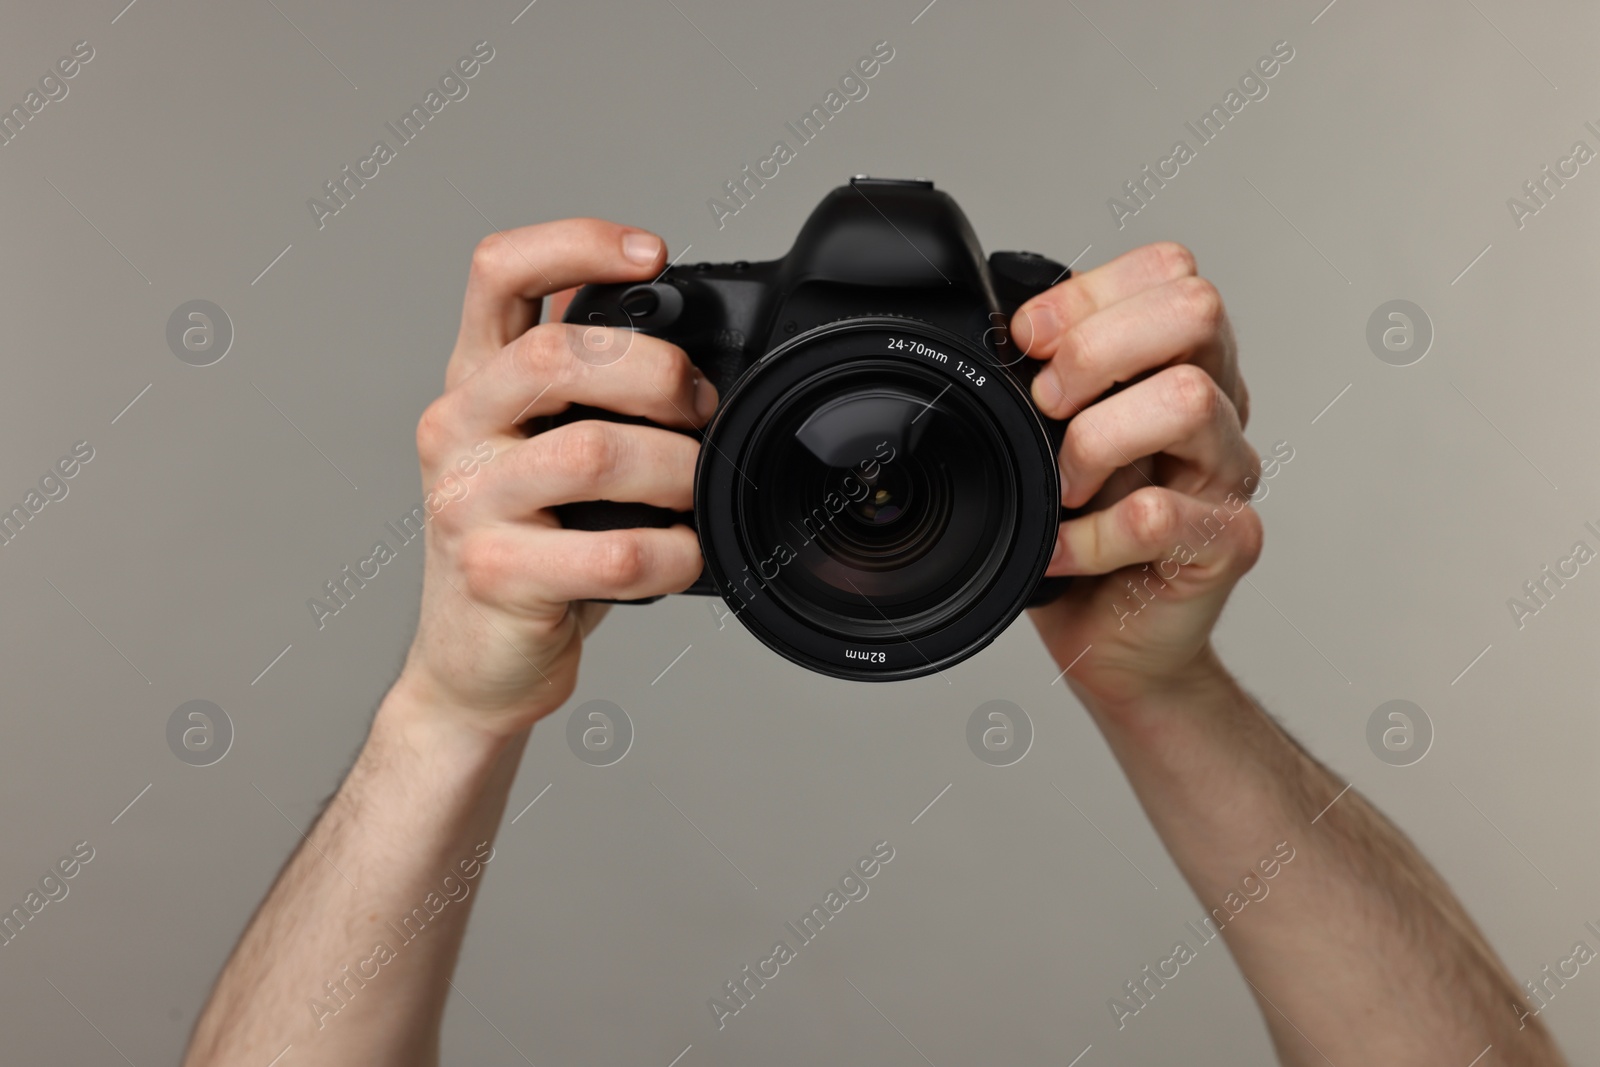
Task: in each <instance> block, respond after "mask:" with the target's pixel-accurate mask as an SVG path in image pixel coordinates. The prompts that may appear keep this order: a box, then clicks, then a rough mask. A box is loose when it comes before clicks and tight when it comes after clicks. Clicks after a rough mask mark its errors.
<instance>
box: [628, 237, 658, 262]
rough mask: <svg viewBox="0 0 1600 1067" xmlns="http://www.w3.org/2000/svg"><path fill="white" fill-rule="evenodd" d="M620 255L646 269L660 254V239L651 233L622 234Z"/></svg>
mask: <svg viewBox="0 0 1600 1067" xmlns="http://www.w3.org/2000/svg"><path fill="white" fill-rule="evenodd" d="M622 254H623V255H625V256H627V257H628V258H629V259H631V260H633V261H634V262H635V263H638V264H640V265H642V266H646V267H648V266H650V265H651V264H653V263H654V262H655V261H656V257H657V256H659V255H660V254H661V238H659V237H657V236H656V235H655V234H653V233H629V234H624V235H623V238H622Z"/></svg>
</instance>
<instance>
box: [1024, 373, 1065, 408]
mask: <svg viewBox="0 0 1600 1067" xmlns="http://www.w3.org/2000/svg"><path fill="white" fill-rule="evenodd" d="M1031 392H1032V393H1033V402H1034V404H1035V405H1036V406H1037V407H1038V408H1039V410H1040V411H1042V412H1043V413H1044V414H1046V415H1048V416H1050V417H1051V418H1060V416H1059V415H1057V414H1056V412H1058V411H1060V410H1061V400H1062V397H1063V395H1064V394H1063V393H1062V391H1061V383H1060V382H1059V381H1057V380H1056V368H1055V364H1053V363H1046V364H1045V365H1044V368H1043V369H1042V370H1040V371H1039V373H1038V374H1036V375H1034V378H1033V388H1032V390H1031Z"/></svg>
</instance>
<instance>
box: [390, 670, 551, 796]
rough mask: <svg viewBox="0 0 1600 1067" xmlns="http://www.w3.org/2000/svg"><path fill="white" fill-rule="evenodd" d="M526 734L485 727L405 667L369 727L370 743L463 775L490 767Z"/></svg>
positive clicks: (473, 715)
mask: <svg viewBox="0 0 1600 1067" xmlns="http://www.w3.org/2000/svg"><path fill="white" fill-rule="evenodd" d="M526 733H527V728H526V727H524V728H522V729H520V730H512V731H506V730H504V729H497V728H496V726H495V725H494V724H490V723H487V722H485V721H484V719H483V717H482V716H481V715H480V714H477V713H475V712H474V711H473V709H470V708H463V707H458V706H456V705H455V704H454V703H453V702H452V701H451V699H450V697H449V695H448V694H447V693H445V692H444V691H443V690H441V689H440V688H439V687H437V686H435V685H432V684H430V683H429V682H428V680H427V679H426V678H425V677H423V676H422V675H421V674H420V673H419V672H415V671H413V670H412V669H411V668H410V666H409V665H408V666H407V668H406V669H405V670H404V671H402V672H401V674H400V678H399V679H398V680H397V681H396V682H395V684H394V686H393V687H392V688H391V689H390V690H389V692H388V693H387V694H385V695H384V698H383V701H382V703H380V704H379V705H378V712H377V715H376V716H374V718H373V722H372V739H373V740H374V741H377V742H379V743H381V744H384V745H386V746H394V747H395V748H397V749H398V750H400V751H403V752H406V753H409V754H410V755H411V756H412V758H415V759H420V760H425V761H428V762H434V761H443V762H444V763H445V764H446V765H454V766H459V767H460V768H462V769H463V770H470V769H471V768H474V767H489V766H492V765H493V764H494V763H495V762H496V761H497V760H498V759H499V758H500V756H501V755H502V754H503V753H504V752H505V750H506V749H507V748H508V747H510V746H511V745H512V744H513V743H514V742H515V741H517V740H518V739H519V738H520V737H521V736H522V735H525V734H526Z"/></svg>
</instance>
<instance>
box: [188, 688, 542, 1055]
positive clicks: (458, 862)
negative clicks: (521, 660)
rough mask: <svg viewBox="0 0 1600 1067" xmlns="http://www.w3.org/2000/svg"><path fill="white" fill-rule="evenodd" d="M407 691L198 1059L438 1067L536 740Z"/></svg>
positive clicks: (251, 944) (276, 911)
mask: <svg viewBox="0 0 1600 1067" xmlns="http://www.w3.org/2000/svg"><path fill="white" fill-rule="evenodd" d="M431 700H432V698H430V697H427V696H424V695H421V694H417V693H413V692H410V691H408V690H407V689H406V688H405V687H404V683H402V684H401V685H397V686H396V687H395V689H394V690H391V692H390V693H389V695H388V696H387V697H386V698H385V699H384V702H383V705H382V707H381V708H380V709H379V711H378V714H377V716H376V718H375V719H374V721H373V726H372V731H371V733H370V735H369V736H368V738H367V742H366V744H365V746H364V747H363V748H362V751H361V754H360V756H359V757H358V758H357V760H356V763H355V766H354V767H353V768H352V769H351V771H350V774H349V775H348V776H347V778H346V779H345V781H344V784H343V785H342V786H341V787H340V788H339V791H338V793H337V794H335V796H334V798H333V799H332V800H331V801H330V802H329V804H328V807H327V810H326V811H325V812H324V813H323V815H322V817H321V818H320V819H319V820H318V821H317V823H316V825H315V826H314V827H313V828H312V829H311V830H310V832H309V833H308V834H307V839H306V841H305V842H304V843H303V844H302V846H301V847H300V848H299V850H298V851H297V852H296V853H295V854H294V855H293V856H292V857H291V859H290V860H289V862H288V864H287V865H286V866H285V867H284V869H283V871H282V872H281V873H280V874H279V876H278V880H277V882H276V884H275V885H274V886H273V888H272V890H271V892H270V893H269V894H268V896H267V898H266V900H265V901H264V902H263V903H262V905H261V907H260V909H259V910H258V911H257V913H256V915H255V917H254V919H253V920H252V921H251V923H250V925H249V928H248V929H247V930H246V932H245V935H244V937H243V938H242V939H241V941H240V943H239V945H238V947H237V948H236V949H235V950H234V953H233V956H232V957H231V958H230V959H229V961H228V964H227V966H226V967H225V968H224V970H223V973H222V976H221V978H220V979H219V981H218V983H217V986H216V989H215V990H214V991H213V993H212V996H211V1000H210V1002H209V1003H208V1004H207V1006H206V1009H205V1011H204V1012H203V1014H202V1015H201V1018H200V1020H199V1022H198V1024H197V1026H196V1028H195V1034H194V1038H193V1041H192V1043H191V1046H190V1049H189V1054H188V1058H187V1060H186V1063H187V1064H189V1065H191V1067H193V1065H199V1064H207V1065H210V1064H234V1063H241V1064H250V1065H252V1067H260V1065H261V1064H264V1063H267V1062H269V1061H271V1060H272V1059H273V1057H275V1056H277V1055H279V1054H280V1053H281V1052H282V1051H283V1050H284V1048H285V1047H286V1046H288V1045H291V1044H292V1045H293V1046H294V1053H293V1055H294V1062H295V1063H297V1064H315V1063H328V1064H341V1065H347V1064H382V1065H391V1064H395V1065H398V1064H428V1063H433V1062H435V1061H436V1059H437V1050H438V1032H439V1021H440V1018H441V1016H442V1014H443V1007H444V1000H445V998H446V996H447V994H448V992H449V985H448V982H449V978H450V974H451V971H452V970H453V968H454V966H455V960H456V955H457V952H458V950H459V948H460V945H461V938H462V934H463V931H464V930H465V927H466V921H467V916H468V912H469V911H470V909H471V907H472V904H473V902H474V900H475V899H476V893H477V890H478V888H479V885H480V883H481V882H482V880H483V878H484V877H485V874H486V872H485V869H484V867H485V864H486V863H487V862H488V860H489V859H490V858H492V851H491V849H490V848H489V846H488V842H490V841H491V840H492V839H493V836H494V831H495V828H496V826H497V825H498V823H499V820H500V816H501V813H502V811H503V809H504V805H505V799H506V795H507V792H508V790H509V788H510V785H511V781H512V778H513V776H514V775H515V772H516V766H517V762H518V759H519V757H520V755H521V752H522V748H523V745H524V743H525V741H526V737H527V734H526V732H523V733H521V734H518V735H515V736H513V737H511V738H510V739H501V738H495V737H492V736H491V735H489V734H487V733H482V732H478V731H476V730H473V729H471V728H467V727H463V726H461V725H456V724H453V723H450V722H449V721H448V720H446V719H445V718H444V717H443V716H440V715H438V714H437V712H438V710H440V709H438V708H429V707H427V706H426V705H427V704H428V703H430V702H431Z"/></svg>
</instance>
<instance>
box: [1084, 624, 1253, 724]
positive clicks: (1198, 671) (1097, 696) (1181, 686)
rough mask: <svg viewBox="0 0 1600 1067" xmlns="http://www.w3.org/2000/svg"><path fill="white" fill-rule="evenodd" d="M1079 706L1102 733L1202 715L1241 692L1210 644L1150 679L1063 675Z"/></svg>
mask: <svg viewBox="0 0 1600 1067" xmlns="http://www.w3.org/2000/svg"><path fill="white" fill-rule="evenodd" d="M1068 682H1069V684H1070V685H1071V687H1072V690H1073V692H1074V693H1075V694H1076V695H1077V697H1078V699H1079V700H1080V701H1082V702H1083V705H1084V707H1085V708H1086V709H1087V710H1088V711H1089V713H1090V714H1091V715H1092V716H1093V717H1094V718H1095V720H1096V721H1097V722H1099V723H1100V724H1101V726H1102V728H1104V727H1106V726H1114V727H1120V728H1125V729H1127V728H1134V729H1136V728H1140V727H1160V726H1161V725H1162V724H1163V723H1165V722H1167V721H1168V720H1170V719H1171V718H1172V716H1174V715H1185V716H1186V717H1190V718H1193V717H1196V716H1197V715H1198V716H1202V717H1203V716H1204V714H1205V713H1206V711H1207V710H1208V709H1210V710H1213V711H1214V710H1215V709H1220V708H1227V707H1237V706H1238V704H1239V702H1240V698H1242V692H1241V690H1240V689H1239V684H1238V683H1237V682H1236V681H1234V679H1233V676H1232V675H1231V674H1229V673H1228V669H1227V668H1226V667H1224V666H1223V665H1222V661H1221V660H1220V659H1218V658H1217V654H1216V652H1215V650H1214V649H1212V647H1211V644H1210V642H1207V643H1206V644H1205V645H1204V646H1202V647H1201V649H1200V651H1199V652H1197V653H1196V654H1195V656H1194V657H1193V658H1192V659H1191V660H1190V661H1189V662H1188V663H1186V664H1184V665H1183V666H1182V667H1181V668H1179V669H1178V670H1175V671H1171V672H1168V673H1166V674H1163V675H1160V676H1155V675H1150V674H1144V673H1139V672H1129V673H1126V674H1118V675H1115V676H1110V677H1090V678H1088V679H1086V680H1080V679H1074V678H1072V677H1071V676H1070V675H1069V676H1068Z"/></svg>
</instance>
